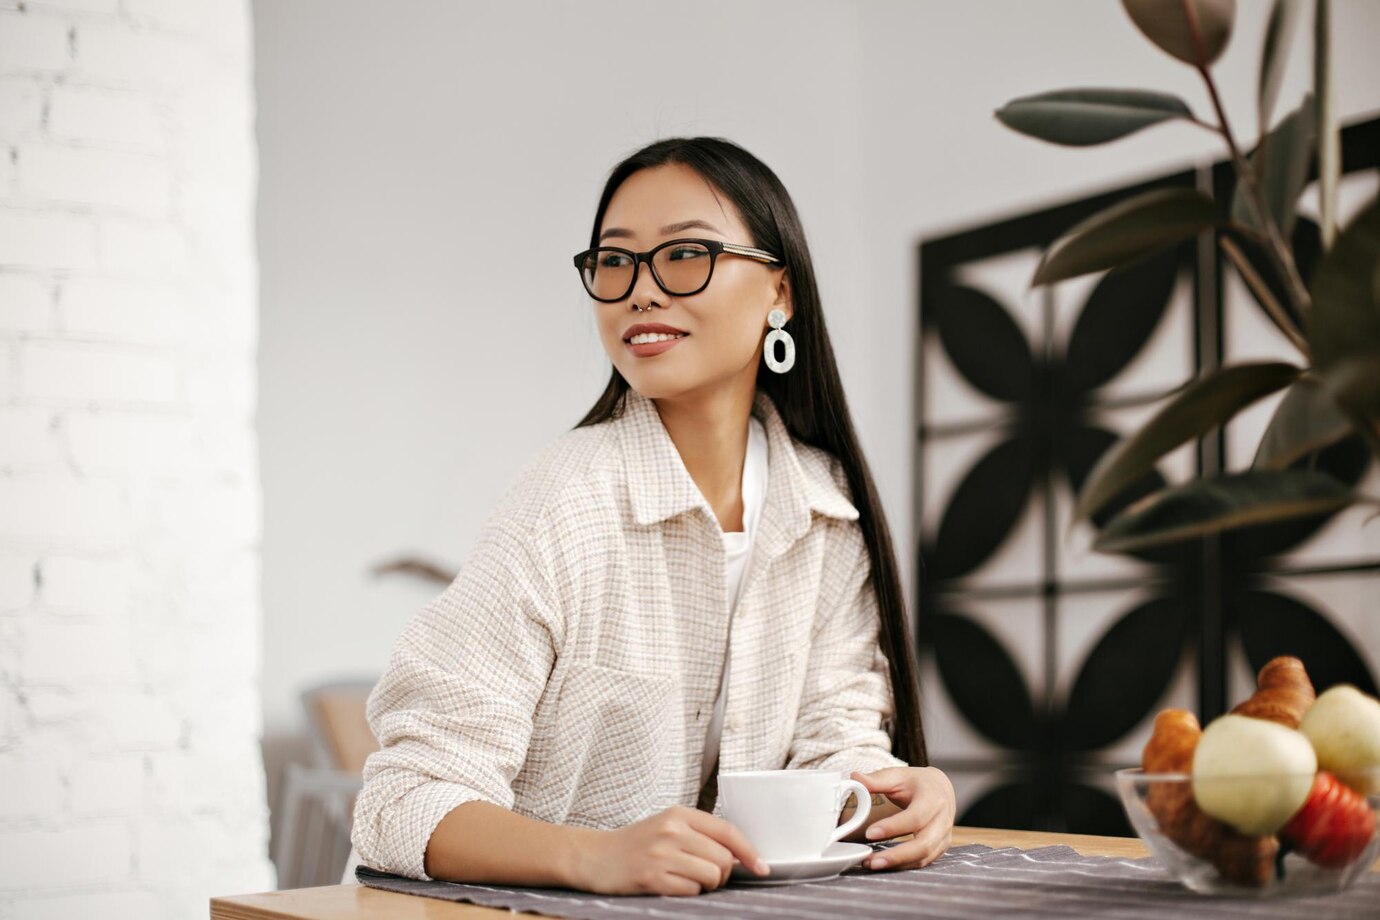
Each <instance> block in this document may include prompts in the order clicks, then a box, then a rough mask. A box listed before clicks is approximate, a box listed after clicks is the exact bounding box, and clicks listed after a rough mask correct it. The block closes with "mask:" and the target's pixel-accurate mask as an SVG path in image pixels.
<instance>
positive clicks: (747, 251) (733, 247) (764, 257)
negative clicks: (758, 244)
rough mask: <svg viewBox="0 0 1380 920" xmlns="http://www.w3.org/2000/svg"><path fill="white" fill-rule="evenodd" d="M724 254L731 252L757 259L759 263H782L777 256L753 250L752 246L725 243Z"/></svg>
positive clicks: (762, 250) (760, 250)
mask: <svg viewBox="0 0 1380 920" xmlns="http://www.w3.org/2000/svg"><path fill="white" fill-rule="evenodd" d="M722 245H723V247H724V252H731V253H733V254H734V255H740V256H747V257H748V258H749V259H756V260H757V261H759V262H780V261H781V260H780V259H778V258H777V257H776V256H774V255H772V254H771V253H769V252H767V251H766V250H765V249H753V248H752V247H751V246H739V245H738V244H736V243H724V244H722Z"/></svg>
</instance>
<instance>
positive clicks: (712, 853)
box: [684, 828, 733, 885]
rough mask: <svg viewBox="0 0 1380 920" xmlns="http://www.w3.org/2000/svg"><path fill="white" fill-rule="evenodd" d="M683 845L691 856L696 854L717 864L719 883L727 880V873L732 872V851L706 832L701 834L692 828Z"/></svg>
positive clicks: (721, 883)
mask: <svg viewBox="0 0 1380 920" xmlns="http://www.w3.org/2000/svg"><path fill="white" fill-rule="evenodd" d="M684 847H685V851H686V852H687V853H690V854H691V855H692V856H698V857H699V858H700V859H703V860H705V861H707V862H711V863H713V864H714V865H715V866H718V868H719V875H720V877H719V884H720V885H723V884H725V883H726V882H727V881H728V876H729V874H730V873H732V872H733V853H732V851H730V850H729V848H728V847H726V846H724V845H723V844H721V843H719V842H718V841H717V840H715V839H714V838H713V837H710V836H709V835H707V834H701V833H699V832H698V831H695V830H694V829H693V828H692V829H691V833H690V835H689V836H688V837H687V838H686V840H685V842H684Z"/></svg>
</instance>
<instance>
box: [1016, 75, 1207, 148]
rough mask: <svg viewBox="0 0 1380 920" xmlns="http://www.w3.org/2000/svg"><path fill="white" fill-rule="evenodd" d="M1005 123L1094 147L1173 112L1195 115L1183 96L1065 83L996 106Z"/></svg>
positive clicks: (1042, 137) (1177, 115) (1053, 140)
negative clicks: (1074, 86)
mask: <svg viewBox="0 0 1380 920" xmlns="http://www.w3.org/2000/svg"><path fill="white" fill-rule="evenodd" d="M996 114H997V118H998V119H1000V121H1001V123H1002V124H1004V125H1006V126H1007V127H1008V128H1011V129H1013V130H1015V131H1019V132H1021V133H1022V134H1028V135H1030V136H1031V137H1036V138H1039V139H1040V140H1042V141H1049V142H1050V143H1053V144H1065V145H1067V146H1070V147H1089V146H1092V145H1093V144H1105V143H1106V142H1107V141H1114V140H1116V139H1117V138H1121V137H1125V136H1126V135H1128V134H1134V133H1135V132H1137V131H1139V130H1140V129H1142V128H1148V127H1150V126H1151V125H1154V124H1159V123H1160V122H1162V121H1168V120H1169V119H1173V118H1192V117H1193V113H1192V112H1191V111H1189V108H1188V105H1187V104H1186V103H1185V102H1184V101H1183V100H1182V99H1180V98H1179V97H1178V96H1171V95H1168V94H1166V93H1154V92H1150V91H1148V90H1139V89H1061V90H1056V91H1054V92H1050V93H1040V94H1039V95H1036V96H1024V97H1022V98H1020V99H1013V100H1011V101H1010V102H1008V103H1007V104H1006V105H1005V106H1003V107H1002V108H1000V109H998V110H997V113H996Z"/></svg>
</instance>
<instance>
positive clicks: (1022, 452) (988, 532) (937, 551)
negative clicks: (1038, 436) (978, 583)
mask: <svg viewBox="0 0 1380 920" xmlns="http://www.w3.org/2000/svg"><path fill="white" fill-rule="evenodd" d="M1034 478H1035V454H1034V450H1033V447H1032V445H1031V443H1030V442H1029V441H1026V440H1024V439H1016V438H1013V439H1012V440H1009V441H1002V442H1001V443H999V444H998V445H997V446H996V447H994V448H992V449H991V450H990V451H988V452H987V455H986V456H984V457H983V458H982V459H981V460H979V461H978V462H977V463H975V464H974V465H973V468H972V469H970V470H969V471H968V475H967V476H965V477H964V478H963V481H962V482H960V483H959V484H958V488H957V489H955V490H954V494H953V498H951V499H950V500H949V506H948V507H947V508H945V509H944V517H943V518H942V519H941V520H940V522H939V535H938V537H937V538H936V539H935V545H934V549H933V550H932V552H931V555H930V556H929V570H930V573H931V576H932V577H937V578H941V579H948V578H957V577H958V576H960V575H966V574H968V573H969V572H971V571H973V569H976V568H977V567H978V566H980V565H981V564H982V563H983V562H984V561H986V559H987V557H988V556H991V555H992V553H993V552H994V551H995V550H996V549H997V547H998V546H1000V545H1001V544H1002V541H1003V540H1005V539H1006V537H1007V535H1008V534H1010V533H1011V529H1012V528H1013V527H1014V526H1015V525H1016V522H1017V521H1018V520H1019V519H1020V516H1021V512H1023V511H1024V510H1025V507H1026V503H1027V502H1029V500H1030V490H1031V485H1032V483H1033V482H1034Z"/></svg>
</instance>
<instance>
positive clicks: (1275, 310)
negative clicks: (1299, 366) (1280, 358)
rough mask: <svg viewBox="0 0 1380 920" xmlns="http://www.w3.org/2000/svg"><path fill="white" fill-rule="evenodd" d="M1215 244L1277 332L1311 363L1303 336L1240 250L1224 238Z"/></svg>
mask: <svg viewBox="0 0 1380 920" xmlns="http://www.w3.org/2000/svg"><path fill="white" fill-rule="evenodd" d="M1217 242H1218V244H1219V245H1220V246H1221V247H1222V251H1223V252H1225V253H1226V254H1227V258H1228V259H1229V260H1231V263H1232V264H1233V265H1235V266H1236V270H1237V271H1238V272H1240V273H1241V277H1242V278H1243V279H1245V281H1246V284H1247V285H1248V286H1249V287H1250V289H1251V290H1252V291H1253V292H1255V296H1256V299H1257V300H1259V301H1260V305H1261V306H1262V307H1264V308H1265V312H1266V313H1268V314H1270V319H1272V320H1274V322H1275V325H1276V326H1278V327H1279V331H1280V332H1282V333H1284V335H1285V337H1286V338H1288V339H1289V341H1291V342H1293V343H1294V347H1295V348H1297V349H1298V350H1299V351H1301V352H1303V356H1304V357H1305V358H1308V359H1309V360H1310V361H1311V360H1312V358H1311V356H1310V355H1309V352H1308V342H1307V340H1306V339H1304V337H1303V334H1302V333H1301V332H1299V330H1298V327H1296V326H1295V325H1294V323H1293V320H1292V319H1291V318H1290V317H1289V314H1288V313H1285V312H1284V308H1283V307H1282V306H1280V304H1279V301H1278V300H1275V296H1274V295H1273V294H1271V293H1270V289H1269V287H1267V286H1266V284H1265V282H1264V281H1263V280H1262V279H1261V277H1260V275H1259V274H1257V273H1256V270H1255V269H1254V268H1252V267H1251V263H1250V262H1248V261H1246V256H1245V255H1244V254H1243V253H1242V252H1241V250H1240V248H1239V247H1238V246H1237V245H1236V244H1235V243H1233V242H1232V241H1231V240H1230V239H1228V238H1227V237H1225V236H1223V237H1220V238H1219V239H1218V241H1217Z"/></svg>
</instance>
